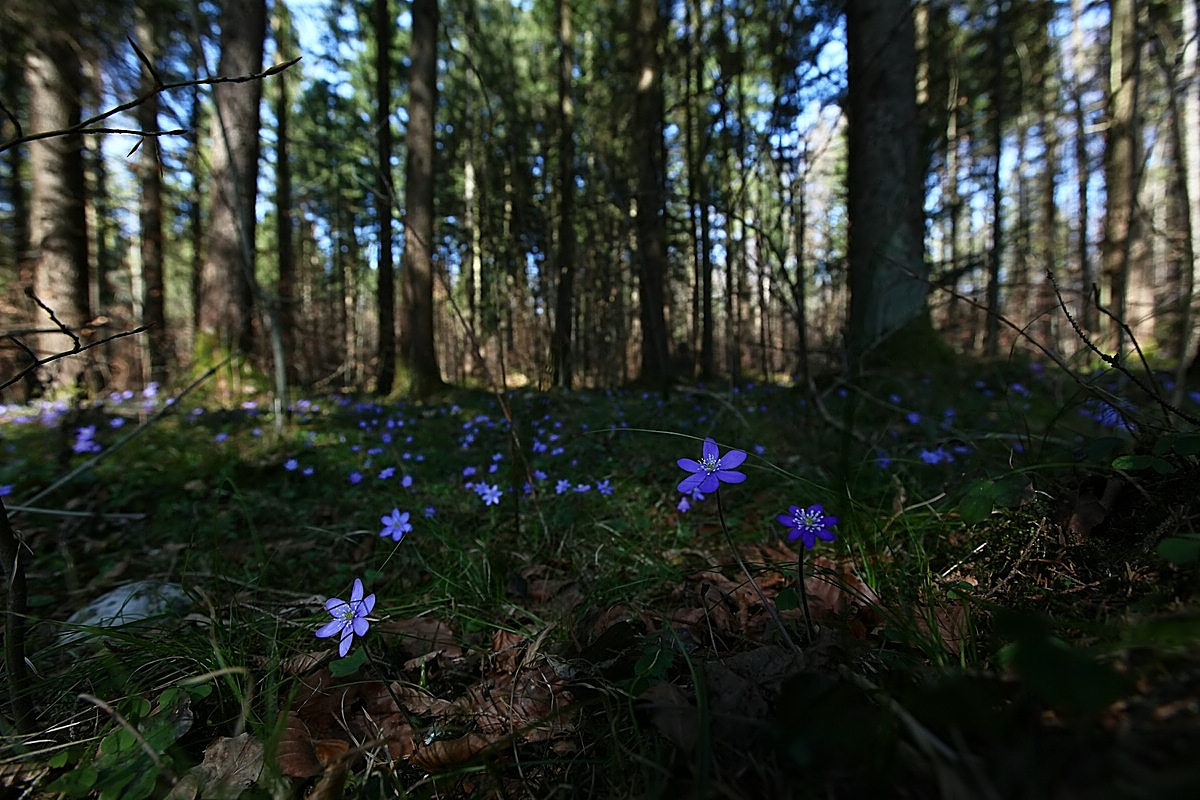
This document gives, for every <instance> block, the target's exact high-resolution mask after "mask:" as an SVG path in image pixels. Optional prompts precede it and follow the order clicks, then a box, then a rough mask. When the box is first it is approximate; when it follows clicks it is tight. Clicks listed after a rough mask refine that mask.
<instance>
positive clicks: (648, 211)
mask: <svg viewBox="0 0 1200 800" xmlns="http://www.w3.org/2000/svg"><path fill="white" fill-rule="evenodd" d="M634 14H635V16H634V22H635V25H636V37H635V42H636V43H637V47H636V53H637V55H638V69H637V75H636V86H637V90H636V97H635V100H634V123H633V131H632V133H633V136H634V142H633V147H634V151H635V153H636V158H637V175H638V190H637V220H636V221H637V259H638V291H639V294H640V296H641V321H642V363H641V378H642V379H643V380H646V381H648V382H649V383H650V384H651V385H653V386H655V387H657V388H658V389H659V390H660V391H662V392H663V393H664V394H666V392H667V391H668V390H669V388H670V385H671V364H670V355H669V346H668V342H667V322H666V315H665V306H666V289H665V286H664V284H665V277H664V275H665V272H666V266H667V232H666V223H665V220H664V218H663V215H664V212H665V209H664V205H665V195H666V187H665V175H664V174H663V164H662V154H663V91H662V64H661V61H662V59H661V56H660V54H659V44H660V42H661V39H662V33H663V24H662V18H661V16H660V13H659V7H658V0H637V6H636V9H635V12H634Z"/></svg>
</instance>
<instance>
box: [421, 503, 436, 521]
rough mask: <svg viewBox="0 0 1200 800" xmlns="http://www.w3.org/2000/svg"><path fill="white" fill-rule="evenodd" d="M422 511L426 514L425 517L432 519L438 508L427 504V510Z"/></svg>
mask: <svg viewBox="0 0 1200 800" xmlns="http://www.w3.org/2000/svg"><path fill="white" fill-rule="evenodd" d="M422 513H423V514H424V515H425V519H430V518H431V517H433V515H434V514H436V513H437V509H436V508H434V507H433V506H425V510H424V511H423V512H422Z"/></svg>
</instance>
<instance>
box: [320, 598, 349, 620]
mask: <svg viewBox="0 0 1200 800" xmlns="http://www.w3.org/2000/svg"><path fill="white" fill-rule="evenodd" d="M325 610H326V611H328V612H329V613H330V614H331V615H332V616H334V617H336V618H338V619H341V618H342V617H344V616H346V613H347V612H348V611H349V610H350V604H349V603H347V602H346V601H345V600H340V599H338V598H336V597H331V598H329V599H328V600H326V601H325Z"/></svg>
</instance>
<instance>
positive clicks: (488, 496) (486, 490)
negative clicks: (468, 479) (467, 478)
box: [477, 483, 504, 506]
mask: <svg viewBox="0 0 1200 800" xmlns="http://www.w3.org/2000/svg"><path fill="white" fill-rule="evenodd" d="M477 491H478V492H479V496H480V497H481V498H483V504H484V505H485V506H495V505H499V504H500V498H501V496H503V494H504V492H502V491H501V490H500V487H499V486H496V485H494V484H493V485H491V486H489V485H488V484H486V483H481V484H479V487H478V490H477Z"/></svg>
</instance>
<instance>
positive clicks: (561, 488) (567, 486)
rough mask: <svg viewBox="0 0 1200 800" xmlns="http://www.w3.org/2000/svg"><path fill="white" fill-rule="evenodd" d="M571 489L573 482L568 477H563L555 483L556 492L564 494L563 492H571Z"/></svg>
mask: <svg viewBox="0 0 1200 800" xmlns="http://www.w3.org/2000/svg"><path fill="white" fill-rule="evenodd" d="M570 490H571V482H570V481H569V480H567V479H566V478H563V479H562V480H560V481H559V482H558V483H556V484H554V493H555V494H562V493H563V492H569V491H570Z"/></svg>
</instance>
